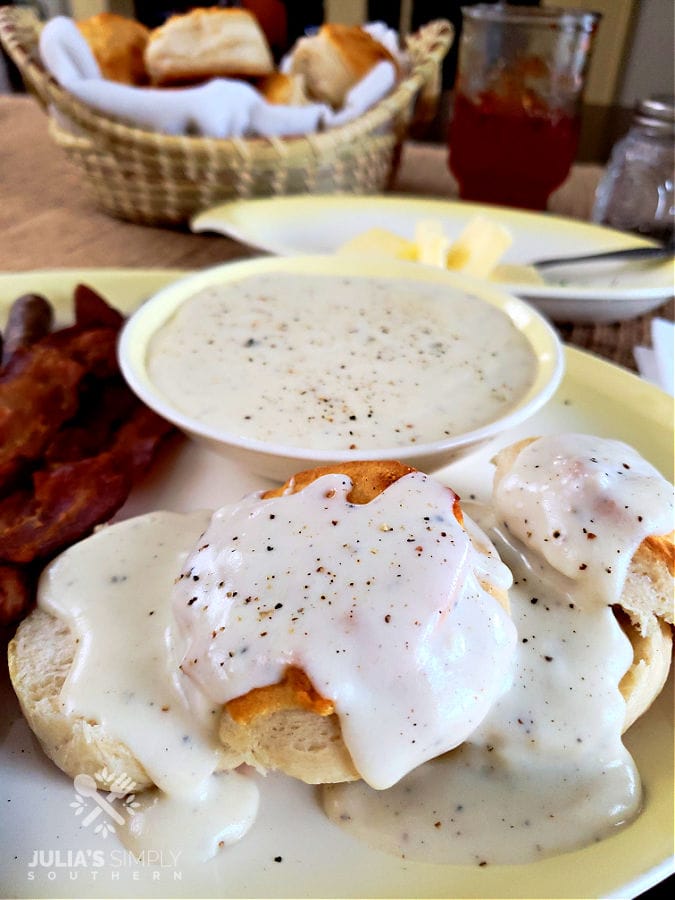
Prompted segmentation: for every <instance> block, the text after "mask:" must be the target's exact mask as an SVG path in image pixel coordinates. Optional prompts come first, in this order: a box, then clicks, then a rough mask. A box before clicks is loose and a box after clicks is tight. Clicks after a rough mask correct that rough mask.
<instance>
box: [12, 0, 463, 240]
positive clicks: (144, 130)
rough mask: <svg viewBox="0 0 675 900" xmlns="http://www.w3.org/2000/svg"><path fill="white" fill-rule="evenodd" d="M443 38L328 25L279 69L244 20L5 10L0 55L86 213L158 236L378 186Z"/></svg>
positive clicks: (429, 85) (440, 55) (444, 45)
mask: <svg viewBox="0 0 675 900" xmlns="http://www.w3.org/2000/svg"><path fill="white" fill-rule="evenodd" d="M378 28H379V30H378ZM452 39H453V28H452V25H451V24H450V23H449V22H447V21H445V20H436V21H433V22H429V23H428V24H426V25H424V26H422V27H421V28H420V29H419V30H418V31H417V32H415V33H414V34H411V35H409V36H408V37H407V38H406V39H405V40H399V38H398V35H396V34H395V33H394V32H391V31H390V30H388V29H385V28H384V26H382V23H372V25H371V26H368V25H366V26H363V27H360V26H345V25H338V24H331V23H327V24H324V25H322V26H321V27H320V28H319V30H318V31H317V32H316V33H315V34H312V35H307V36H305V37H302V38H299V39H298V41H297V42H296V44H295V45H294V46H293V47H292V48H291V49H290V50H289V52H288V53H287V55H286V56H285V57H284V58H283V59H282V60H280V61H279V62H275V60H274V59H273V56H272V53H271V52H270V48H269V45H268V44H267V41H266V38H265V34H264V32H263V31H262V29H261V28H260V26H259V24H258V22H257V20H256V19H255V17H254V16H253V14H252V13H250V12H248V11H247V10H244V9H239V8H237V9H222V8H210V9H194V10H191V11H190V12H189V13H184V14H181V15H175V16H173V17H171V18H170V19H168V20H167V22H166V23H164V25H162V26H160V27H158V28H156V29H147V28H146V27H145V26H143V25H141V24H140V23H138V22H134V21H132V20H129V19H123V18H122V17H120V16H116V15H113V14H108V13H104V14H99V15H98V16H96V17H93V18H92V19H90V20H86V21H84V22H77V23H76V22H75V21H74V20H73V19H70V18H68V17H61V16H59V17H55V18H54V19H50V20H49V21H48V22H47V23H43V22H41V21H40V20H39V19H38V18H37V17H36V16H35V15H34V14H33V13H31V12H30V11H28V10H26V9H25V8H16V7H3V8H1V9H0V42H1V43H2V46H3V47H4V49H5V51H6V52H7V54H8V55H9V57H10V58H11V59H12V61H13V62H14V63H15V64H16V66H17V67H18V69H19V71H20V72H21V75H22V77H23V79H24V82H25V84H26V87H27V89H28V90H29V91H30V92H31V93H33V94H34V95H35V96H36V97H37V99H38V100H39V102H40V104H41V105H42V106H43V108H44V109H45V111H46V112H47V114H48V119H49V130H50V134H51V136H52V138H53V139H54V141H55V143H56V144H57V145H58V146H59V147H61V148H62V149H63V150H64V151H65V153H66V155H67V157H68V158H69V159H70V160H71V162H73V163H74V164H75V165H76V166H77V167H78V168H79V169H80V170H81V171H82V174H83V183H84V186H85V187H86V189H87V190H88V192H89V194H90V195H91V196H92V197H93V200H94V202H95V203H96V204H97V205H98V206H99V207H100V208H102V209H103V210H105V211H106V212H107V213H109V214H111V215H114V216H116V217H119V218H123V219H126V220H129V221H134V222H137V223H144V224H156V225H159V224H166V225H171V224H180V223H184V222H186V221H188V220H189V219H190V218H191V217H192V216H193V215H195V214H196V213H198V212H199V211H201V210H204V209H206V208H208V207H210V206H213V205H216V204H218V203H222V202H224V201H226V200H229V199H234V198H245V197H257V196H271V195H283V194H299V193H360V194H365V193H375V192H378V191H381V190H384V189H386V188H387V187H388V185H389V184H390V183H391V179H392V177H393V175H394V173H395V169H396V165H397V160H398V156H399V153H400V147H401V143H402V141H403V139H404V138H405V137H406V135H407V134H408V133H409V131H410V128H411V126H413V125H415V124H418V123H420V122H424V121H428V120H429V119H430V118H431V117H432V116H433V114H434V112H435V108H436V105H437V102H438V97H439V92H440V81H441V79H440V69H441V64H442V62H443V59H444V57H445V55H446V54H447V52H448V50H449V48H450V45H451V43H452Z"/></svg>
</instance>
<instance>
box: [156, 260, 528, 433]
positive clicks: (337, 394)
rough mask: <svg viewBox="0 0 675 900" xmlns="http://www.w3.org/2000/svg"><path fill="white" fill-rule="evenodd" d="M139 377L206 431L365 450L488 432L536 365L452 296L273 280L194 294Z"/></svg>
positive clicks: (286, 276) (495, 320)
mask: <svg viewBox="0 0 675 900" xmlns="http://www.w3.org/2000/svg"><path fill="white" fill-rule="evenodd" d="M146 366H147V371H148V375H149V377H150V380H151V381H152V382H153V384H154V385H155V386H156V388H158V390H159V391H160V392H161V394H162V395H163V396H164V397H165V398H166V400H167V401H168V402H169V403H170V404H171V405H172V406H174V407H175V408H176V409H177V410H179V411H180V412H181V413H183V414H184V415H187V416H190V417H191V418H193V419H195V420H197V421H198V422H200V423H202V424H204V425H207V426H209V427H211V428H215V429H222V430H224V431H225V432H228V433H230V434H234V435H238V436H242V437H245V438H251V439H255V440H260V441H272V442H274V443H275V444H281V445H284V446H289V447H306V448H311V449H327V450H350V449H351V450H368V449H371V448H382V447H389V448H396V447H408V446H410V445H416V444H417V445H419V444H425V443H430V442H435V441H439V440H443V439H445V438H451V437H454V436H457V435H459V434H463V433H465V432H468V431H472V430H474V429H477V428H480V427H482V426H484V425H487V424H489V423H490V422H492V421H494V420H495V419H497V418H499V417H500V416H502V415H504V414H505V413H506V412H508V411H509V410H510V409H511V408H513V407H514V406H515V405H516V404H517V403H518V402H519V401H520V400H521V399H522V397H523V396H524V395H525V394H526V392H527V390H528V388H529V387H530V386H531V384H532V382H533V380H534V376H535V371H536V359H535V355H534V352H533V350H532V347H531V346H530V344H529V342H528V341H527V339H526V338H525V337H524V335H523V334H522V333H521V332H520V331H519V329H518V328H517V327H516V326H515V325H514V324H513V322H512V321H511V319H510V318H509V316H508V315H506V313H505V312H503V311H502V310H500V309H498V308H497V307H494V306H492V305H490V304H489V303H486V302H484V301H482V300H479V299H478V298H476V297H472V296H470V295H469V294H465V293H463V292H462V291H460V290H458V289H455V288H447V287H446V288H442V287H440V286H439V285H432V284H425V283H424V282H415V281H409V282H406V281H402V280H400V279H391V280H387V279H384V278H364V277H351V276H349V277H347V276H346V277H344V278H340V277H336V276H329V275H322V276H317V275H312V276H311V277H310V276H303V275H298V274H292V273H284V272H277V273H274V274H263V275H256V276H250V277H248V278H245V279H242V280H241V281H236V282H231V283H227V284H223V285H216V286H213V287H209V288H205V289H203V290H201V291H200V292H199V293H197V294H195V295H194V296H193V297H191V298H189V299H188V300H187V301H186V302H185V303H183V304H182V305H181V306H180V308H179V309H178V311H177V312H176V313H175V314H174V315H173V316H172V317H171V318H170V319H169V320H168V321H167V322H166V323H165V324H164V325H163V326H162V327H161V328H160V329H159V330H158V331H157V333H156V334H155V335H153V338H152V340H151V341H150V344H149V347H148V355H147V360H146Z"/></svg>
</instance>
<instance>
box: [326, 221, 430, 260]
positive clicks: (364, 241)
mask: <svg viewBox="0 0 675 900" xmlns="http://www.w3.org/2000/svg"><path fill="white" fill-rule="evenodd" d="M337 252H338V253H345V254H367V255H369V256H372V255H375V256H386V257H388V258H390V259H408V260H413V261H414V260H416V259H417V247H416V245H415V244H414V243H413V242H412V241H406V240H405V238H402V237H399V235H397V234H394V233H393V232H391V231H387V230H386V229H385V228H370V229H368V231H364V232H362V233H361V234H357V235H356V236H355V237H353V238H351V240H349V241H346V242H345V243H344V244H342V245H341V246H340V247H338V249H337Z"/></svg>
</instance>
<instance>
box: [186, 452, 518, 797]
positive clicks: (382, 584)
mask: <svg viewBox="0 0 675 900" xmlns="http://www.w3.org/2000/svg"><path fill="white" fill-rule="evenodd" d="M276 494H277V495H276V496H275V495H274V493H271V494H267V495H264V496H263V497H262V498H258V497H249V498H246V499H244V500H243V501H242V503H240V504H238V505H237V506H236V507H234V508H230V509H226V510H224V511H221V512H217V513H216V514H215V515H214V516H213V518H212V521H211V524H210V526H209V528H208V529H207V530H206V532H205V533H204V535H202V537H201V538H200V541H199V546H198V547H197V548H196V550H195V551H194V552H193V553H192V554H190V556H189V557H188V559H187V561H186V564H185V566H184V567H183V570H182V572H181V575H180V578H179V580H178V582H177V584H176V590H175V594H174V613H175V616H176V619H177V621H178V624H179V628H180V630H181V632H182V633H183V635H184V636H185V638H186V639H187V649H186V652H185V656H184V659H183V662H182V668H183V671H184V672H185V673H186V674H187V675H188V676H189V677H190V678H191V679H192V680H193V681H195V682H196V683H197V684H198V685H199V687H200V688H201V690H202V691H203V692H204V693H205V694H206V695H207V696H208V697H209V699H210V700H211V701H212V702H214V703H217V704H223V705H224V706H225V712H224V715H223V719H222V721H221V727H220V736H221V740H222V741H223V743H224V744H225V746H226V748H229V749H230V750H231V751H232V753H233V757H234V759H233V762H236V763H238V762H241V761H246V762H248V763H250V764H252V765H256V766H258V767H260V768H263V769H266V768H277V769H281V770H282V771H285V772H286V773H288V774H292V775H294V776H295V777H297V778H300V779H302V780H305V781H309V782H335V781H344V780H353V779H355V778H358V777H360V778H363V779H364V780H365V781H366V782H368V784H370V785H371V786H372V787H375V788H378V789H382V788H386V787H389V786H390V785H391V784H394V783H395V782H397V781H398V780H399V779H400V778H401V777H402V776H403V775H404V774H405V773H407V772H408V771H410V770H411V769H413V768H415V767H416V766H418V765H420V764H421V763H422V762H424V761H425V760H427V759H430V758H432V757H434V756H437V755H438V754H439V753H444V752H446V751H447V750H450V749H452V748H453V747H455V746H457V744H459V743H461V742H462V741H463V740H464V739H465V738H466V737H467V735H468V734H470V733H471V732H472V731H473V730H474V729H475V728H476V726H477V725H478V724H479V723H480V722H481V721H482V719H483V718H484V717H485V715H486V714H487V712H488V710H489V709H490V707H491V706H492V704H493V703H494V702H495V700H496V699H497V697H499V696H500V695H501V694H502V693H503V692H504V691H505V690H506V689H507V687H508V685H509V684H510V677H511V661H512V657H513V651H514V645H515V629H514V628H513V625H512V623H511V620H510V618H509V616H508V614H507V612H506V610H505V608H504V607H505V606H506V604H507V601H506V590H507V588H508V586H509V584H510V580H511V577H510V573H509V572H508V570H507V569H506V567H505V566H504V565H503V564H502V563H501V562H500V561H499V559H498V558H497V556H496V554H491V553H490V548H489V542H488V540H487V538H485V537H482V538H481V537H480V536H479V535H478V532H477V530H476V531H474V532H472V531H471V530H470V528H469V526H468V524H467V525H465V523H464V522H463V517H462V514H461V510H460V508H459V502H458V499H457V497H456V495H455V494H454V493H453V492H452V491H451V490H450V489H449V488H447V487H445V486H443V485H441V484H440V483H439V482H436V481H434V480H433V479H431V478H429V477H428V476H426V475H424V474H422V473H420V472H418V471H416V470H414V469H410V468H409V467H407V466H403V465H400V464H398V463H354V464H346V465H343V466H336V467H334V468H324V469H318V470H313V471H310V472H308V473H302V474H301V475H299V476H297V478H296V479H292V480H291V481H290V482H289V483H288V484H287V485H286V487H285V488H284V490H283V491H282V492H280V493H279V492H276ZM495 595H496V596H497V597H498V598H499V599H496V598H495ZM295 670H300V672H301V673H303V675H304V676H306V678H302V676H299V675H298V673H297V671H295ZM279 682H281V684H280V685H278V683H279ZM275 685H277V687H274V686H275ZM265 688H268V690H265ZM242 698H243V699H242ZM383 747H386V751H383Z"/></svg>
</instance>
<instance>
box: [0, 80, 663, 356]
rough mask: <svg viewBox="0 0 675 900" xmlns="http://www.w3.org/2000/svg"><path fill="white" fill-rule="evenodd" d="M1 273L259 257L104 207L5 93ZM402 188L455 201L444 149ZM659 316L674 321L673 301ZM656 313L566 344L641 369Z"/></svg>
mask: <svg viewBox="0 0 675 900" xmlns="http://www.w3.org/2000/svg"><path fill="white" fill-rule="evenodd" d="M0 159H1V160H2V165H1V166H0V233H1V234H2V241H1V242H0V271H29V270H32V269H50V268H79V267H84V266H89V267H98V266H105V267H117V266H123V267H127V266H129V267H143V268H186V269H197V268H201V267H203V266H209V265H214V264H216V263H220V262H224V261H226V260H231V259H239V258H242V257H245V256H252V255H255V254H256V251H255V250H254V249H253V248H251V247H247V246H245V245H243V244H240V243H238V242H237V241H234V240H230V239H228V238H225V237H222V236H215V235H197V234H191V233H190V232H189V231H187V230H186V229H184V230H181V229H168V228H150V227H147V226H143V225H134V224H131V223H128V222H123V221H120V220H117V219H113V218H111V217H110V216H108V215H107V214H105V213H103V212H101V211H99V210H98V209H96V208H95V207H94V206H93V204H92V202H91V201H90V200H89V198H88V196H87V194H86V193H85V191H84V190H83V187H82V183H81V177H80V174H79V172H78V170H77V169H75V168H74V167H72V166H71V164H70V163H69V162H68V161H67V160H66V158H65V156H64V155H63V153H62V151H61V150H60V149H59V148H57V147H56V146H55V145H54V144H53V143H52V141H51V139H50V138H49V135H48V133H47V119H46V116H45V114H44V112H43V111H42V109H41V108H40V107H39V106H38V104H37V103H36V101H35V100H34V99H33V98H32V97H29V96H27V95H9V96H1V97H0ZM601 172H602V169H601V167H600V166H598V165H595V164H579V165H577V166H575V167H574V169H573V171H572V173H571V175H570V178H569V179H568V181H567V182H566V183H565V184H564V185H562V187H561V188H560V189H559V190H558V191H557V192H556V193H555V194H554V195H553V196H552V197H551V200H550V204H549V208H550V210H551V211H552V212H555V213H557V214H561V215H566V216H571V217H573V218H578V219H588V218H589V216H590V211H591V206H592V203H593V193H594V190H595V186H596V184H597V182H598V179H599V177H600V174H601ZM394 190H395V191H397V192H400V193H406V194H417V195H422V196H432V197H447V198H455V197H456V196H457V186H456V183H455V181H454V179H453V178H452V176H451V175H450V173H449V172H448V169H447V165H446V151H445V148H444V147H443V146H442V145H436V144H429V143H414V142H410V143H408V144H406V146H405V147H404V151H403V157H402V162H401V167H400V170H399V172H398V176H397V179H396V182H395V184H394ZM655 314H657V315H662V316H666V317H668V318H672V317H673V304H672V302H670V303H668V304H665V305H664V306H663V307H662V308H661V309H659V310H657V311H656V313H655ZM651 318H652V317H651V316H644V317H641V318H640V319H635V320H632V321H630V322H625V323H621V324H616V325H614V324H612V325H575V324H563V325H560V326H559V331H560V333H561V335H562V337H563V339H564V340H565V341H567V342H569V343H573V344H576V345H577V346H580V347H583V348H585V349H587V350H590V351H592V352H594V353H597V354H599V355H601V356H603V357H605V358H607V359H610V360H612V361H614V362H617V363H620V364H621V365H624V366H626V367H628V368H631V369H635V362H634V359H633V347H634V346H635V345H636V344H642V345H646V346H649V344H650V321H651Z"/></svg>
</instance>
